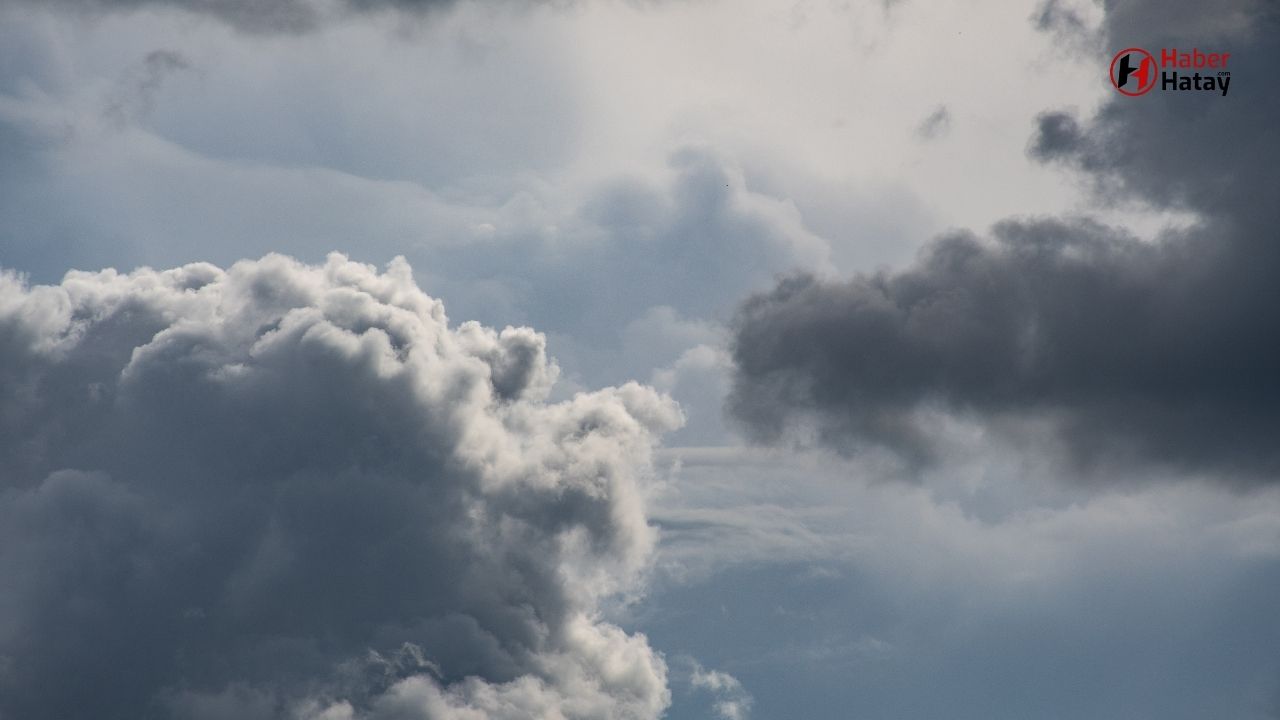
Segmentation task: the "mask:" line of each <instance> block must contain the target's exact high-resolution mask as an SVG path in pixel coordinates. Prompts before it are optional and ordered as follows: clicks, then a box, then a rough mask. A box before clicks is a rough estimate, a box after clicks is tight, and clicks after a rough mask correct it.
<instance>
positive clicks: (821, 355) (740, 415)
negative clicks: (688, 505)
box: [730, 3, 1280, 478]
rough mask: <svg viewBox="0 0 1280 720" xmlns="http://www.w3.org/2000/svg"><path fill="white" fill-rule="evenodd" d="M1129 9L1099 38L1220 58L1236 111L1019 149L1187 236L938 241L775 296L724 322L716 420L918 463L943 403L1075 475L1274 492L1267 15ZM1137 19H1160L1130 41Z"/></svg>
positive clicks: (1272, 40) (1094, 130)
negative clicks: (726, 348) (724, 387)
mask: <svg viewBox="0 0 1280 720" xmlns="http://www.w3.org/2000/svg"><path fill="white" fill-rule="evenodd" d="M1132 5H1140V6H1141V8H1134V7H1132V6H1131V5H1130V6H1126V8H1125V9H1124V10H1116V11H1114V15H1113V16H1109V19H1108V24H1107V26H1106V32H1107V38H1108V42H1109V43H1110V44H1112V45H1115V46H1116V47H1127V46H1131V45H1139V46H1146V47H1150V48H1153V51H1158V48H1160V47H1165V46H1176V47H1183V48H1188V49H1189V48H1191V47H1199V48H1201V49H1202V50H1205V51H1208V50H1215V49H1216V50H1220V51H1227V52H1231V53H1232V61H1231V62H1232V65H1231V68H1230V69H1231V70H1232V72H1233V85H1232V88H1231V89H1232V93H1231V95H1230V96H1228V97H1225V98H1224V97H1219V96H1216V95H1213V96H1205V95H1202V94H1200V93H1172V92H1170V93H1164V92H1153V93H1151V94H1149V95H1147V96H1145V97H1142V98H1136V99H1135V98H1125V97H1117V98H1116V99H1114V100H1113V101H1111V102H1108V103H1107V104H1106V105H1104V106H1103V108H1102V109H1101V110H1100V111H1099V112H1098V114H1097V116H1096V117H1094V118H1092V119H1089V120H1080V119H1078V118H1077V117H1075V116H1074V115H1073V114H1071V113H1066V112H1056V111H1055V112H1048V113H1046V114H1044V115H1042V116H1041V118H1040V121H1039V132H1038V134H1037V136H1036V137H1035V138H1034V139H1033V140H1032V142H1031V145H1030V154H1031V155H1032V156H1033V157H1036V158H1038V159H1041V160H1045V161H1053V162H1059V163H1063V164H1065V165H1068V166H1071V167H1074V168H1076V169H1078V170H1081V171H1083V172H1085V173H1086V176H1087V177H1089V178H1090V179H1091V181H1092V182H1093V184H1094V186H1095V188H1096V190H1097V195H1098V198H1099V199H1100V200H1101V201H1103V202H1104V203H1106V204H1109V205H1113V206H1116V207H1123V206H1124V204H1125V203H1131V202H1140V203H1146V204H1151V205H1155V206H1157V207H1164V208H1172V209H1179V210H1185V211H1191V212H1194V213H1195V214H1196V215H1197V217H1198V218H1199V220H1198V222H1197V223H1196V224H1195V225H1194V226H1192V227H1190V228H1183V229H1177V230H1167V231H1165V232H1163V233H1161V234H1160V236H1159V237H1158V238H1157V239H1156V241H1154V242H1145V241H1141V240H1139V239H1137V238H1134V237H1132V236H1129V235H1127V234H1126V233H1124V232H1123V231H1121V230H1118V229H1115V228H1109V227H1105V226H1102V225H1100V224H1097V223H1095V222H1092V221H1089V220H1085V219H1078V218H1065V219H1012V220H1008V221H1005V222H1002V223H1000V224H998V225H997V226H996V227H995V228H994V229H993V231H992V233H991V234H990V236H989V237H978V236H975V235H973V234H969V233H954V234H951V235H947V236H944V237H941V238H938V239H937V240H935V241H933V242H932V243H931V244H930V245H929V246H927V247H926V248H925V249H924V250H923V251H922V252H921V254H920V256H919V258H918V260H917V261H916V262H915V263H914V264H913V265H911V266H910V267H907V268H905V269H903V270H900V271H893V272H890V271H884V272H880V273H877V274H873V275H860V276H857V277H854V278H852V279H849V280H845V281H824V280H818V279H815V278H812V277H793V278H790V279H787V280H784V281H782V282H781V283H780V284H779V285H778V286H777V287H776V288H775V289H774V290H773V291H771V292H769V293H765V294H761V295H758V296H755V297H753V298H751V299H750V300H749V301H747V302H746V303H745V304H744V305H743V306H742V308H741V311H740V314H739V316H738V319H737V323H736V336H735V347H734V358H735V362H736V365H737V374H736V380H735V387H734V390H733V393H732V398H731V401H730V410H731V412H732V414H733V415H734V416H735V417H736V418H737V419H738V420H740V421H741V422H742V423H743V424H744V425H745V426H746V427H747V428H748V430H749V431H750V432H751V433H752V434H753V435H754V436H756V437H757V438H760V439H765V440H776V439H778V438H780V437H782V436H783V435H785V434H786V433H787V432H788V431H789V430H790V429H791V428H794V427H801V426H803V427H807V428H808V429H809V430H811V431H813V432H815V433H816V434H817V435H818V437H819V438H820V439H821V440H822V441H823V442H825V443H826V444H829V445H831V446H834V447H837V448H841V449H853V448H857V447H862V446H864V445H868V444H872V445H887V446H889V447H892V448H894V449H897V450H899V451H900V452H902V453H904V454H905V455H907V456H908V457H911V458H914V459H917V460H927V459H928V458H929V456H930V452H931V449H932V448H931V445H932V443H931V441H930V438H929V433H928V432H927V431H926V430H925V429H924V426H923V425H922V424H921V423H922V421H921V419H920V418H921V411H923V410H928V409H938V408H941V409H944V410H946V411H948V412H952V413H960V414H963V415H966V416H969V417H976V418H979V419H982V420H984V421H985V422H986V423H987V424H988V426H989V427H991V428H1000V427H1016V426H1019V425H1025V424H1026V421H1028V420H1031V419H1035V420H1037V421H1044V422H1046V423H1047V424H1048V426H1049V427H1052V428H1053V429H1054V437H1056V438H1057V440H1059V441H1060V442H1061V443H1062V444H1063V445H1064V446H1065V447H1066V449H1067V450H1068V451H1069V452H1070V453H1071V455H1072V457H1073V458H1074V459H1075V460H1077V461H1078V462H1079V463H1081V464H1082V465H1086V466H1087V465H1091V464H1095V463H1100V462H1106V461H1120V460H1127V461H1136V462H1140V463H1143V464H1154V465H1156V466H1164V467H1172V468H1179V469H1187V470H1207V471H1214V472H1222V473H1226V474H1231V475H1239V476H1252V477H1265V478H1274V477H1277V476H1280V447H1277V445H1276V443H1275V441H1274V438H1275V437H1277V436H1280V384H1277V381H1276V378H1277V377H1280V332H1278V331H1277V328H1280V295H1277V293H1276V292H1275V277H1276V276H1277V273H1280V244H1278V243H1277V237H1276V227H1277V226H1278V222H1280V214H1278V213H1277V206H1276V204H1275V193H1276V189H1277V187H1280V170H1278V169H1277V167H1278V166H1277V163H1276V158H1277V157H1280V135H1277V131H1276V126H1275V118H1276V117H1280V98H1278V97H1277V95H1276V94H1275V93H1274V92H1271V91H1270V89H1269V84H1268V82H1267V79H1266V78H1267V76H1268V73H1270V72H1271V68H1274V67H1276V66H1277V65H1278V64H1280V41H1277V37H1278V36H1277V33H1276V30H1277V27H1278V25H1280V23H1278V22H1277V11H1276V10H1275V9H1266V10H1263V9H1256V8H1255V9H1254V10H1253V11H1252V14H1251V15H1250V16H1249V22H1248V23H1246V24H1245V25H1246V26H1245V27H1243V28H1237V29H1236V30H1235V31H1233V32H1228V30H1227V29H1224V28H1228V27H1232V28H1234V27H1236V25H1238V24H1239V23H1238V15H1239V13H1240V12H1242V10H1240V8H1241V7H1244V6H1243V5H1241V4H1233V3H1226V4H1223V5H1222V6H1212V5H1205V4H1199V3H1196V4H1194V5H1195V7H1194V8H1192V7H1191V6H1192V4H1190V3H1188V4H1185V5H1186V7H1182V6H1178V7H1173V6H1166V4H1164V3H1137V4H1132ZM1215 8H1216V9H1215ZM1140 10H1143V11H1145V12H1147V13H1151V14H1153V15H1158V16H1160V17H1161V18H1162V20H1161V21H1160V22H1158V23H1152V24H1150V26H1143V25H1142V24H1141V23H1137V22H1136V21H1134V20H1133V18H1134V17H1138V16H1142V13H1141V12H1139V11H1140ZM1215 13H1216V14H1215ZM1206 14H1207V15H1206ZM1208 15H1212V19H1214V22H1209V19H1207V18H1208ZM1171 18H1184V19H1185V21H1186V23H1185V24H1181V23H1174V22H1173V20H1172V19H1171ZM1231 18H1235V19H1231ZM1219 21H1220V22H1219ZM1233 23H1234V24H1233ZM1201 28H1207V29H1205V30H1204V31H1203V32H1202V31H1201ZM1205 38H1214V42H1215V43H1216V44H1213V45H1210V44H1208V41H1207V40H1206V39H1205ZM1099 63H1100V65H1101V64H1104V61H1103V60H1100V61H1099Z"/></svg>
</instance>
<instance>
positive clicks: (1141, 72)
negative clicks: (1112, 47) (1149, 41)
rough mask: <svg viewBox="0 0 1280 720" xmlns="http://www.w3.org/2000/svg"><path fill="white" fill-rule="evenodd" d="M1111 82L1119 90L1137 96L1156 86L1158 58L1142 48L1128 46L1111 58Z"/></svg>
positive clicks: (1130, 95)
mask: <svg viewBox="0 0 1280 720" xmlns="http://www.w3.org/2000/svg"><path fill="white" fill-rule="evenodd" d="M1111 84H1112V85H1114V86H1115V87H1116V89H1117V90H1119V91H1120V92H1122V93H1124V94H1125V95H1128V96H1129V97H1137V96H1138V95H1146V94H1147V93H1149V92H1151V88H1153V87H1155V86H1156V59H1155V58H1153V57H1151V53H1149V52H1147V51H1146V50H1143V49H1142V48H1128V49H1126V50H1121V51H1120V52H1118V53H1116V56H1115V57H1113V58H1111Z"/></svg>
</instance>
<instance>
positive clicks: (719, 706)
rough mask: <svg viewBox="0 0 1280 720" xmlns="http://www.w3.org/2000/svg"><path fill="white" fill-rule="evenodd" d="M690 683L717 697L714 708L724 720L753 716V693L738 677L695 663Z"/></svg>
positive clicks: (738, 719)
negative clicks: (747, 689)
mask: <svg viewBox="0 0 1280 720" xmlns="http://www.w3.org/2000/svg"><path fill="white" fill-rule="evenodd" d="M689 683H690V685H692V686H693V687H694V688H696V689H699V690H704V691H706V692H709V693H711V694H712V696H714V697H715V703H714V704H713V705H712V709H713V710H714V711H715V713H716V715H717V716H718V717H720V718H723V720H747V718H749V717H751V704H752V699H751V693H749V692H747V691H746V689H745V688H743V687H742V683H740V682H738V679H737V678H735V677H734V676H732V675H730V674H729V673H727V672H724V671H722V670H707V669H706V668H704V667H702V666H701V665H698V664H697V663H694V667H693V672H692V674H691V675H690V676H689Z"/></svg>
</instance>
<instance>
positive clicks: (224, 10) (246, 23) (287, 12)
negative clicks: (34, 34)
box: [6, 0, 457, 34]
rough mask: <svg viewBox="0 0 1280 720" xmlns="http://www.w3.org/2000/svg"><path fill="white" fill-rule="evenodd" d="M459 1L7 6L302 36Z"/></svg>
mask: <svg viewBox="0 0 1280 720" xmlns="http://www.w3.org/2000/svg"><path fill="white" fill-rule="evenodd" d="M456 1H457V0H336V1H332V2H331V1H326V0H271V2H259V1H258V0H55V2H51V3H34V2H32V0H6V4H10V5H21V4H29V5H35V4H47V5H52V6H56V7H59V8H62V9H65V10H71V11H75V12H85V13H96V14H101V13H108V12H128V11H138V10H147V9H174V10H180V11H183V12H187V13H192V14H195V15H202V16H206V17H212V18H215V19H217V20H219V21H221V22H225V23H227V24H228V25H230V26H231V27H234V28H235V29H237V30H240V31H242V32H246V33H253V34H276V33H303V32H307V31H311V30H315V29H316V28H317V27H319V26H320V25H322V24H324V23H325V22H327V21H329V20H332V19H335V18H337V17H340V16H342V15H343V14H350V13H353V12H377V11H387V10H401V11H407V12H411V13H424V12H428V11H431V10H436V9H441V8H448V7H451V6H453V5H454V4H455V3H456Z"/></svg>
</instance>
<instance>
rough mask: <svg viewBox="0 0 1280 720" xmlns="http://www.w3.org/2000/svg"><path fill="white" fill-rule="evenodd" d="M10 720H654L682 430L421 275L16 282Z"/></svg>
mask: <svg viewBox="0 0 1280 720" xmlns="http://www.w3.org/2000/svg"><path fill="white" fill-rule="evenodd" d="M0 336H2V337H3V342H0V347H2V348H4V350H3V352H0V378H2V379H3V381H2V382H0V393H2V395H0V407H3V408H4V412H3V415H0V438H2V439H0V467H3V468H5V470H4V473H3V475H2V476H0V482H2V484H0V717H3V718H6V719H7V718H22V717H54V716H56V717H66V718H76V717H94V718H125V717H129V718H136V717H178V718H324V719H325V720H336V719H338V718H372V719H378V720H382V719H390V718H396V719H397V720H399V719H402V718H458V719H462V718H528V717H566V718H605V717H609V718H654V717H657V716H658V715H659V714H660V713H661V712H662V710H663V709H664V708H665V707H666V705H667V703H668V700H669V693H668V691H667V688H666V668H665V664H664V662H663V661H662V659H661V657H660V656H658V655H657V654H656V653H654V652H653V651H652V650H651V648H650V647H649V646H648V644H647V642H646V640H645V638H644V637H643V636H640V635H628V634H627V633H625V632H624V631H622V630H621V629H619V628H617V627H615V626H612V625H610V624H607V623H604V622H602V621H600V620H599V619H598V613H597V605H598V602H599V601H600V600H601V599H602V598H603V597H605V596H609V595H612V594H616V593H619V592H623V591H626V590H627V589H628V588H630V587H632V586H633V583H634V582H635V580H636V579H637V577H638V575H639V573H641V572H642V571H643V570H644V568H645V566H646V563H647V559H648V557H649V553H650V551H651V548H652V545H653V541H654V538H653V533H652V530H651V528H650V527H649V525H648V524H647V522H646V518H645V512H644V495H645V482H646V480H645V478H646V477H647V474H648V473H649V456H650V451H651V448H652V445H653V443H654V442H655V438H656V436H657V435H658V434H660V433H663V432H666V431H669V430H671V429H674V428H675V427H677V426H678V425H679V423H680V422H681V417H680V412H679V410H678V409H677V408H676V407H675V406H674V404H673V403H672V402H671V401H670V400H668V399H666V398H665V397H663V396H661V395H659V394H657V393H656V392H654V391H652V390H650V389H648V388H645V387H642V386H639V385H635V384H629V385H625V386H622V387H617V388H609V389H605V390H601V391H597V392H591V393H580V394H577V395H575V396H574V397H572V398H571V399H569V400H566V401H563V402H559V403H548V402H546V401H545V396H546V394H547V392H548V389H549V388H550V385H551V383H552V382H553V381H554V378H555V374H556V368H555V365H554V364H553V363H552V362H550V361H549V360H548V358H547V356H546V350H545V341H544V339H543V337H542V336H541V335H540V334H538V333H536V332H534V331H532V330H530V329H528V328H510V327H508V328H506V329H504V330H502V331H496V330H493V329H490V328H486V327H482V326H480V325H478V324H476V323H463V324H462V325H459V326H457V327H450V326H449V324H448V321H447V318H446V317H445V314H444V310H443V307H442V305H441V304H440V303H439V302H438V301H435V300H433V299H431V298H429V297H428V296H426V295H425V294H424V293H423V292H421V291H420V290H419V289H418V288H417V287H416V285H415V284H414V282H413V280H412V276H411V271H410V268H409V266H408V265H407V264H406V263H405V262H404V261H403V260H397V261H395V262H393V263H391V264H390V265H389V266H388V268H387V270H386V271H385V272H382V273H379V272H377V271H375V270H374V269H373V268H372V267H369V266H366V265H361V264H358V263H353V262H350V261H348V260H347V259H346V258H344V257H342V256H340V255H332V256H330V257H329V259H328V261H327V262H326V263H325V264H323V265H322V266H307V265H303V264H301V263H298V262H297V261H294V260H292V259H290V258H288V257H284V256H280V255H271V256H267V257H265V258H263V259H261V260H257V261H243V262H239V263H236V264H235V265H233V266H231V267H230V268H228V269H226V270H223V269H219V268H217V267H215V266H212V265H209V264H193V265H187V266H183V267H180V268H176V269H172V270H166V271H154V270H150V269H143V270H138V271H135V272H133V273H129V274H120V273H117V272H115V271H112V270H106V271H103V272H98V273H84V272H72V273H69V274H68V275H67V276H66V278H65V279H64V280H63V282H62V283H61V284H59V285H54V286H36V287H28V286H26V285H25V283H24V282H23V281H22V279H21V278H19V277H17V276H15V275H13V274H11V273H5V274H3V275H0Z"/></svg>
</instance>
